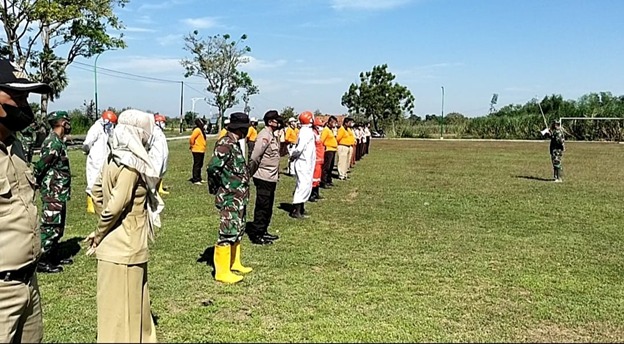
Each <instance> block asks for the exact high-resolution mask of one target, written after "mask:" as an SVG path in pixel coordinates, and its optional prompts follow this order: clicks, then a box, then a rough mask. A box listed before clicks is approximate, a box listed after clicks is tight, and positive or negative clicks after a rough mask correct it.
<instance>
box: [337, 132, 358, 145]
mask: <svg viewBox="0 0 624 344" xmlns="http://www.w3.org/2000/svg"><path fill="white" fill-rule="evenodd" d="M336 140H337V141H338V144H339V145H341V146H353V145H354V144H355V134H354V133H353V130H352V129H351V128H349V129H345V127H340V129H338V135H336Z"/></svg>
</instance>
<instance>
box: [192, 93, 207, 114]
mask: <svg viewBox="0 0 624 344" xmlns="http://www.w3.org/2000/svg"><path fill="white" fill-rule="evenodd" d="M198 100H204V101H205V100H206V97H204V98H191V101H192V102H193V103H192V106H191V112H192V113H195V102H197V101H198Z"/></svg>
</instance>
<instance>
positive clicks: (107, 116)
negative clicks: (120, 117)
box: [102, 110, 117, 124]
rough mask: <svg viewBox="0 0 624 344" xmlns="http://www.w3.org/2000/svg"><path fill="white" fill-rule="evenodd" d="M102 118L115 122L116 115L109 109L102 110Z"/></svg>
mask: <svg viewBox="0 0 624 344" xmlns="http://www.w3.org/2000/svg"><path fill="white" fill-rule="evenodd" d="M102 119H107V120H109V121H111V122H112V123H115V124H117V115H115V113H114V112H112V111H110V110H106V111H104V113H102Z"/></svg>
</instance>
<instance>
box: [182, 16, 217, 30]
mask: <svg viewBox="0 0 624 344" xmlns="http://www.w3.org/2000/svg"><path fill="white" fill-rule="evenodd" d="M181 21H182V23H184V24H185V25H187V26H190V27H191V28H193V29H209V28H212V27H217V26H219V23H218V21H217V19H216V18H213V17H203V18H186V19H182V20H181Z"/></svg>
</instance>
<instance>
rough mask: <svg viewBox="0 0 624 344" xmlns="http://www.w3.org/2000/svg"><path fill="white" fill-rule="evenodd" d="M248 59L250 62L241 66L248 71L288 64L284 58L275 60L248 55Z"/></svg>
mask: <svg viewBox="0 0 624 344" xmlns="http://www.w3.org/2000/svg"><path fill="white" fill-rule="evenodd" d="M247 59H248V60H249V62H247V63H246V64H244V65H242V66H241V69H244V70H247V71H257V70H262V69H271V68H278V67H282V66H284V65H286V63H287V61H286V60H284V59H279V60H275V61H265V60H260V59H257V58H255V57H253V56H247Z"/></svg>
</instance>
